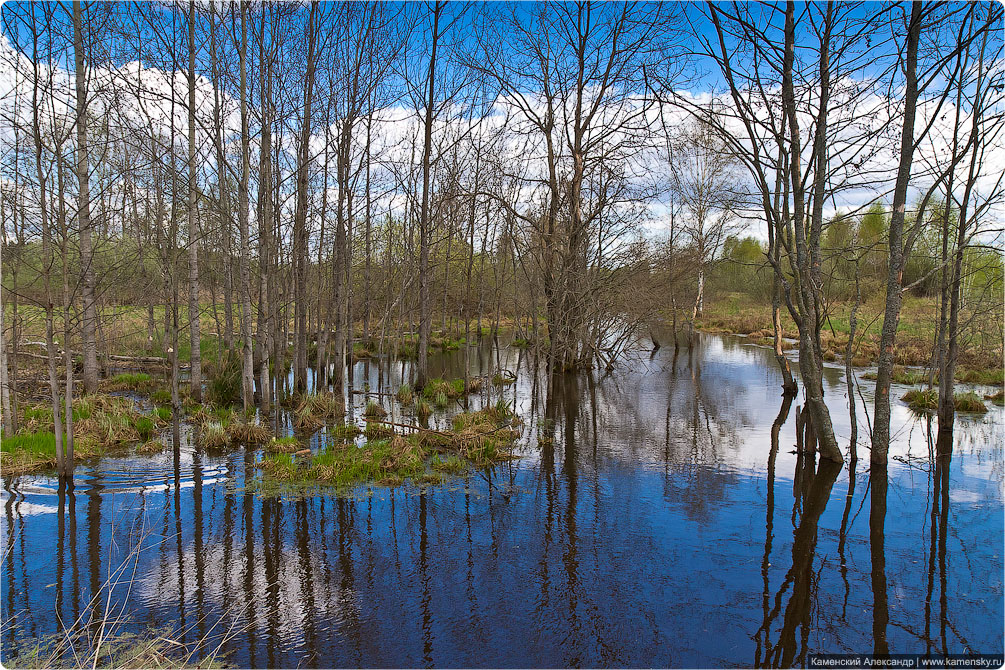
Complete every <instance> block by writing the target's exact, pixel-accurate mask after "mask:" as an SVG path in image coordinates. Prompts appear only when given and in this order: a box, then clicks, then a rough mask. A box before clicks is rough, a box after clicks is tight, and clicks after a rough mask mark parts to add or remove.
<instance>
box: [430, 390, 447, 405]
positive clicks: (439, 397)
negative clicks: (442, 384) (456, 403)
mask: <svg viewBox="0 0 1005 670" xmlns="http://www.w3.org/2000/svg"><path fill="white" fill-rule="evenodd" d="M448 403H449V397H448V396H447V394H446V393H444V392H442V391H440V392H439V393H437V394H436V396H435V397H434V398H433V404H434V405H436V409H445V408H446V407H447V404H448Z"/></svg>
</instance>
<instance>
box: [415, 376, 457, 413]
mask: <svg viewBox="0 0 1005 670" xmlns="http://www.w3.org/2000/svg"><path fill="white" fill-rule="evenodd" d="M440 394H443V395H444V396H445V397H447V398H460V397H461V396H462V395H464V380H463V379H454V380H451V381H447V380H445V379H443V378H442V377H436V378H434V379H430V380H429V381H428V382H427V383H426V385H425V386H423V387H422V397H423V398H426V399H427V400H433V399H435V398H437V397H438V396H439V395H440ZM444 406H446V403H444Z"/></svg>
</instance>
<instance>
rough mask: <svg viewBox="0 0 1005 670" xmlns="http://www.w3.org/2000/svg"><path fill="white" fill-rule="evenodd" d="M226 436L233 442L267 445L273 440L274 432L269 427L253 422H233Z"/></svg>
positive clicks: (227, 429) (228, 427)
mask: <svg viewBox="0 0 1005 670" xmlns="http://www.w3.org/2000/svg"><path fill="white" fill-rule="evenodd" d="M226 434H227V437H228V438H229V439H230V441H231V442H235V443H241V444H247V445H257V444H265V443H267V442H268V441H269V440H271V439H272V431H271V430H269V428H268V427H267V426H263V425H262V424H260V423H254V422H251V421H247V422H245V421H241V422H232V423H231V424H230V425H229V426H227V428H226Z"/></svg>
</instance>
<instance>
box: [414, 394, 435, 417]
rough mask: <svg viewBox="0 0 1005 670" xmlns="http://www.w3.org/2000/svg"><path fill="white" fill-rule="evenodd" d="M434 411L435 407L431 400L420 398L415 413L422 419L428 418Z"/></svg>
mask: <svg viewBox="0 0 1005 670" xmlns="http://www.w3.org/2000/svg"><path fill="white" fill-rule="evenodd" d="M432 413H433V407H432V405H430V404H429V402H428V401H427V400H426V399H425V398H423V399H421V400H419V402H418V403H416V405H415V414H416V416H418V417H419V418H420V419H428V418H429V416H430V415H431V414H432Z"/></svg>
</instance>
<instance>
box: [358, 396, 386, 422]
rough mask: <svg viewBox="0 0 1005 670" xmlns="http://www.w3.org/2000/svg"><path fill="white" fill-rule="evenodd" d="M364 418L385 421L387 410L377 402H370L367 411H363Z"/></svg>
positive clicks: (367, 404)
mask: <svg viewBox="0 0 1005 670" xmlns="http://www.w3.org/2000/svg"><path fill="white" fill-rule="evenodd" d="M363 416H365V417H367V418H368V419H383V418H384V417H385V416H387V410H386V409H384V408H383V407H381V406H380V403H379V402H377V401H376V400H368V401H367V403H366V409H364V410H363Z"/></svg>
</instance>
